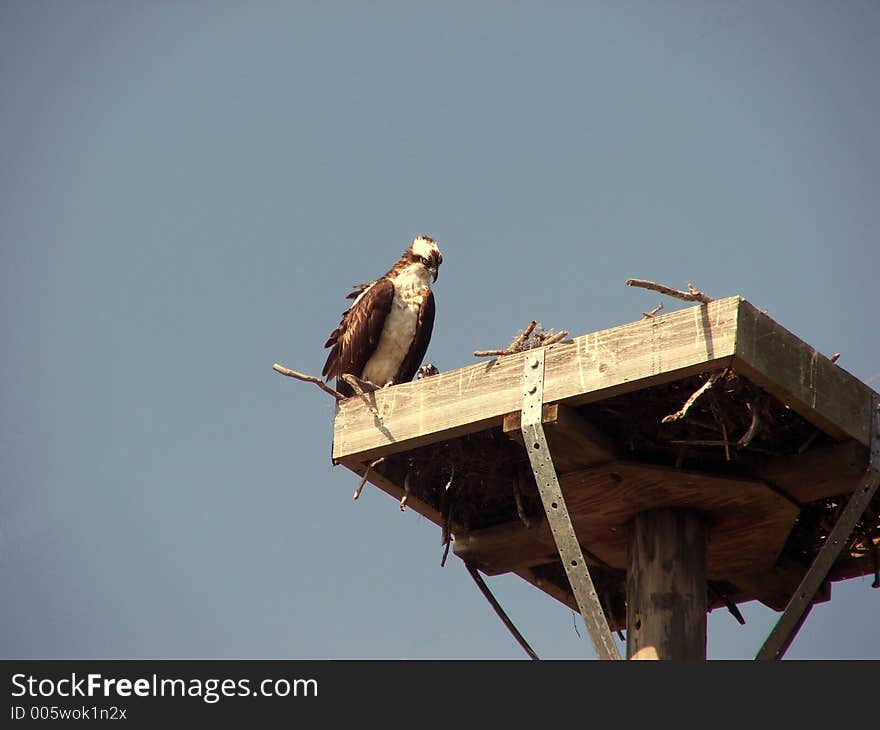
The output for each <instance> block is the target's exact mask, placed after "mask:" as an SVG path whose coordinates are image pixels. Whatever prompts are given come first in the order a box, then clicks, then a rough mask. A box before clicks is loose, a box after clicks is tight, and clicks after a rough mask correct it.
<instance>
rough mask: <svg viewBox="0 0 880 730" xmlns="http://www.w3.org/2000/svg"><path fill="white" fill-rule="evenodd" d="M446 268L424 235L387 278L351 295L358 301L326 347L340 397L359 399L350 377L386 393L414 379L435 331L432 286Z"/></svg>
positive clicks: (327, 369)
mask: <svg viewBox="0 0 880 730" xmlns="http://www.w3.org/2000/svg"><path fill="white" fill-rule="evenodd" d="M442 263H443V256H442V254H441V253H440V249H439V248H438V247H437V244H436V243H435V242H434V240H433V239H431V238H428V237H427V236H419V237H417V238H415V239H414V240H413V242H412V243H411V244H410V247H409V248H408V249H407V250H406V251H405V252H404V253H403V256H401V257H400V258H399V259H398V261H397V263H396V264H394V266H392V267H391V270H390V271H389V272H388V273H387V274H385V276H383V277H382V278H381V279H376V281H372V282H370V283H369V284H360V285H358V286H356V287H355V288H354V291H353V292H352V293H351V294H349V295H348V297H347V298H348V299H354V302H353V303H352V305H351V306H350V307H349V308H348V311H346V312H345V313H344V314H343V315H342V321H341V322H340V323H339V326H338V327H337V328H336V329H335V330H333V332H331V333H330V337H329V338H328V340H327V342H326V343H324V347H332V348H333V349H332V350H331V351H330V354H329V355H328V357H327V362H326V363H324V369H323V371H322V372H321V374H322V375H323V376H324V377H325V378H326V379H327V380H331V379H333V378H336V379H337V381H336V383H337V384H336V389H337V390H338V391H339V392H340V393H342V394H343V395H346V396H349V395H354V392H353V391H352V389H351V386H349V385H348V384H347V383H345V382H344V381H343V380H341V378H342V375H343V374H345V373H350V374H351V375H355V376H356V377H358V378H360V379H361V380H365V381H367V382H369V383H372V384H373V385H376V386H377V387H380V388H382V387H385V386H386V385H392V384H394V383H405V382H407V381H410V380H412V378H413V375H415V374H416V371H417V370H418V368H419V365H421V363H422V358H424V357H425V351H426V350H427V349H428V342H429V341H430V339H431V330H432V329H433V328H434V294H433V292H432V291H431V281H432V280H433V281H437V269H438V267H439V266H440V264H442Z"/></svg>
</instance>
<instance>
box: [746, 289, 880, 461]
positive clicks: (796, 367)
mask: <svg viewBox="0 0 880 730" xmlns="http://www.w3.org/2000/svg"><path fill="white" fill-rule="evenodd" d="M733 366H734V369H735V370H736V371H737V372H739V373H741V374H743V375H745V376H746V377H747V378H749V380H751V381H752V382H754V383H755V384H756V385H759V386H761V388H763V389H764V390H766V391H767V392H768V393H771V394H772V395H774V396H776V397H777V398H779V400H781V401H782V402H783V403H787V404H788V405H789V406H790V407H791V408H792V409H793V410H794V411H795V412H797V413H798V414H800V415H801V416H803V417H804V418H805V419H806V420H808V421H810V422H811V423H814V424H815V425H816V426H818V427H819V428H820V429H821V430H823V431H825V433H827V434H829V435H830V436H833V437H834V438H837V439H839V440H844V439H846V438H854V439H855V440H856V441H858V442H859V443H861V444H864V445H865V446H867V445H868V442H869V432H870V424H871V418H870V411H871V395H872V392H873V391H872V390H871V389H870V388H869V387H868V386H867V385H865V384H864V383H863V382H861V381H860V380H859V379H858V378H856V377H854V376H853V375H851V374H850V373H848V372H847V371H846V370H844V369H843V368H841V367H840V366H839V365H836V364H835V363H833V362H831V360H830V359H828V358H827V357H825V356H824V355H823V354H822V353H820V352H818V351H817V350H815V349H814V348H812V347H810V346H809V345H808V344H807V343H806V342H803V341H802V340H800V339H799V338H798V337H796V336H795V335H793V334H792V333H791V332H789V331H788V330H787V329H785V327H783V326H782V325H780V324H779V323H778V322H776V321H775V320H774V319H772V318H771V317H769V316H768V315H766V314H764V313H763V312H760V311H758V310H757V309H756V308H755V307H754V306H753V305H751V304H749V302H747V301H744V300H741V301H740V305H739V317H738V318H737V333H736V354H735V357H734V362H733Z"/></svg>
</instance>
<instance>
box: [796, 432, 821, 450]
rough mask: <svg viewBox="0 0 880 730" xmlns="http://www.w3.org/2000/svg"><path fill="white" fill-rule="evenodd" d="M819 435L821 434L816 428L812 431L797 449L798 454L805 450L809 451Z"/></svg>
mask: <svg viewBox="0 0 880 730" xmlns="http://www.w3.org/2000/svg"><path fill="white" fill-rule="evenodd" d="M820 433H822V432H821V431H820V430H819V429H818V428H817V429H816V430H815V431H813V433H811V434H810V435H809V437H808V438H807V440H806V441H804V442H803V443H802V444H801V445H800V446H799V447H798V453H799V454H803V453H804V452H805V451H806V450H807V449H809V448H810V447H811V446H812V445H813V441H815V440H816V438H818V436H819V434H820Z"/></svg>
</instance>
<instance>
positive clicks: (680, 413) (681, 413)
mask: <svg viewBox="0 0 880 730" xmlns="http://www.w3.org/2000/svg"><path fill="white" fill-rule="evenodd" d="M722 375H723V373H712V375H710V376H709V378H708V379H707V380H706V382H705V383H703V384H702V385H701V386H700V387H699V388H697V390H695V391H694V393H693V395H692V396H691V397H690V398H688V399H687V400H686V401H685V403H684V405H683V406H682V407H681V408H680V409H679V410H677V411H676V412H675V413H670V414H669V415H668V416H663V418H662V419H661V421H660V423H671V422H672V421H679V420H681V419H682V418H684V417H685V416H686V415H687V412H688V411H689V410H690V408H691V406H692V405H693V404H694V403H696V402H697V400H698V399H699V397H700V396H701V395H703V393H705V392H706V391H707V390H709V388H711V387H712V386H713V385H715V381H716V380H718V378H720V377H721V376H722Z"/></svg>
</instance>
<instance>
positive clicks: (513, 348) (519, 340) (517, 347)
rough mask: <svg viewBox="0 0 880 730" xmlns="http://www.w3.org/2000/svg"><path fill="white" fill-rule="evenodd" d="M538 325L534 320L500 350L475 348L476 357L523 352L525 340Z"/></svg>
mask: <svg viewBox="0 0 880 730" xmlns="http://www.w3.org/2000/svg"><path fill="white" fill-rule="evenodd" d="M537 326H538V323H537V322H536V321H535V320H532V321H531V322H529V323H528V325H526V327H525V329H524V330H523V331H522V332H520V333H519V334H518V335H517V336H516V337H514V338H513V340H511V342H510V344H509V345H508V346H507V347H505V348H502V349H500V350H474V357H501V356H502V355H513V354H514V353H516V352H522V349H523V345H524V344H525V341H526V340H527V339H528V337H529V335H530V334H532V331H533V330H534V329H535V327H537ZM566 334H568V333H566Z"/></svg>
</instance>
